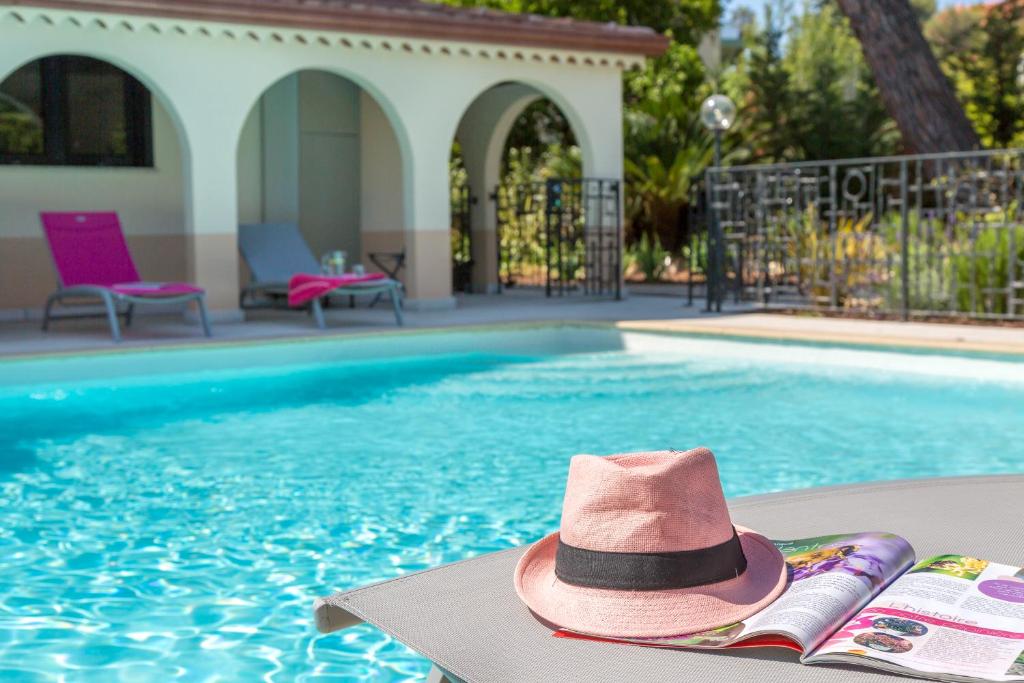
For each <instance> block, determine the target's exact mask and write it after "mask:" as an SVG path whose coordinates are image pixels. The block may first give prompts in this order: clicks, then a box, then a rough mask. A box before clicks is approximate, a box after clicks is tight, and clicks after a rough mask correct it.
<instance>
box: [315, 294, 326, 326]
mask: <svg viewBox="0 0 1024 683" xmlns="http://www.w3.org/2000/svg"><path fill="white" fill-rule="evenodd" d="M312 309H313V319H314V320H316V326H317V327H319V328H320V329H321V330H326V329H327V323H326V322H324V307H323V305H322V304H321V303H320V298H319V297H317V298H316V299H313V306H312Z"/></svg>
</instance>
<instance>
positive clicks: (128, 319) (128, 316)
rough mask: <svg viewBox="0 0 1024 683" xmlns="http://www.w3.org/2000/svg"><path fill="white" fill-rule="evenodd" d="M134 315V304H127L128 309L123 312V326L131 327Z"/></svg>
mask: <svg viewBox="0 0 1024 683" xmlns="http://www.w3.org/2000/svg"><path fill="white" fill-rule="evenodd" d="M134 315H135V304H128V309H127V310H126V311H125V312H124V326H125V327H131V326H132V319H133V316H134Z"/></svg>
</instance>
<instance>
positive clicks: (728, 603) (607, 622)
mask: <svg viewBox="0 0 1024 683" xmlns="http://www.w3.org/2000/svg"><path fill="white" fill-rule="evenodd" d="M736 532H737V534H738V535H739V539H740V544H741V545H742V547H743V554H744V555H745V556H746V558H747V570H746V571H745V572H743V573H742V574H741V575H740V576H738V577H736V578H734V579H729V580H728V581H722V582H720V583H715V584H708V585H705V586H695V587H692V588H680V589H674V590H665V591H623V590H607V589H600V588H582V587H580V586H573V585H570V584H567V583H563V582H562V581H559V580H558V577H556V576H555V552H556V551H557V549H558V534H552V535H550V536H547V537H545V538H543V539H541V540H540V541H538V542H537V543H535V544H533V546H531V547H530V549H529V550H527V551H526V553H525V554H524V555H523V556H522V558H520V560H519V564H518V565H517V566H516V573H515V586H516V593H518V594H519V597H520V598H521V599H522V600H523V602H525V603H526V605H527V606H528V607H529V608H530V609H531V610H532V611H533V612H534V613H535V614H536V615H537V616H539V617H541V618H542V619H544V620H546V621H548V622H551V623H552V624H555V625H556V626H558V627H560V628H564V629H568V630H571V631H577V632H579V633H584V634H589V635H594V636H604V637H612V638H615V637H618V638H656V637H667V636H676V635H683V634H689V633H699V632H701V631H708V630H710V629H714V628H719V627H721V626H728V625H730V624H734V623H736V622H738V621H743V620H744V619H746V618H748V617H750V616H752V615H754V614H756V613H757V612H759V611H761V610H762V609H764V608H765V607H767V606H768V605H769V604H771V602H772V601H773V600H775V598H777V597H778V596H779V595H780V594H781V593H782V591H783V590H784V589H785V588H786V577H787V569H786V562H785V559H784V558H783V557H782V553H780V552H779V550H778V548H776V547H775V546H774V545H773V544H772V542H771V541H769V540H768V539H767V538H765V537H764V536H761V535H760V534H758V533H756V532H753V531H751V530H749V529H745V528H743V527H739V526H738V527H736Z"/></svg>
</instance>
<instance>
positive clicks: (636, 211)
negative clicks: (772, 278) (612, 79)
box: [439, 0, 1024, 261]
mask: <svg viewBox="0 0 1024 683" xmlns="http://www.w3.org/2000/svg"><path fill="white" fill-rule="evenodd" d="M439 1H444V2H447V3H449V4H456V5H463V6H486V7H491V8H495V9H501V10H506V11H513V12H531V13H536V14H541V15H547V16H555V17H573V18H576V19H587V20H594V21H602V22H606V21H614V22H617V23H620V24H630V25H646V26H650V27H652V28H654V29H655V30H657V31H660V32H663V33H665V34H666V35H668V36H669V37H670V38H671V39H672V42H671V46H670V48H669V49H668V51H667V52H666V54H664V55H663V56H661V57H659V58H657V59H653V60H649V61H648V62H647V64H646V66H645V68H644V69H643V70H640V71H632V72H628V73H626V74H625V75H624V79H625V83H624V96H625V102H624V118H625V120H624V122H623V126H624V135H625V156H626V158H625V170H626V181H627V188H626V217H627V225H626V239H627V243H628V244H630V245H633V249H634V250H636V249H639V248H641V246H640V245H647V246H646V248H647V249H648V250H653V249H655V247H656V246H657V249H659V250H660V249H664V250H666V252H667V253H668V254H670V255H676V256H678V255H682V253H683V251H684V249H685V248H686V247H687V245H689V244H690V243H691V238H692V236H693V234H694V233H695V232H697V231H698V230H700V229H701V226H700V225H696V224H693V223H694V221H692V220H691V218H690V216H691V212H690V210H689V209H690V206H691V204H692V203H693V202H694V201H695V193H694V186H695V182H696V181H697V179H698V178H699V177H700V175H701V173H702V172H703V170H704V168H705V167H706V166H708V165H709V164H710V163H711V159H712V153H713V152H712V150H713V148H712V142H713V141H712V139H711V136H710V134H709V133H708V132H707V131H705V130H704V129H703V127H702V126H701V125H700V124H699V122H698V119H697V114H698V111H699V108H700V104H701V102H702V101H703V100H704V98H705V97H707V96H708V95H709V94H711V93H713V92H724V93H725V94H727V95H729V96H730V97H732V99H733V100H734V101H735V102H736V103H737V104H738V106H739V111H740V117H739V120H738V121H737V124H736V126H735V127H734V129H733V130H732V131H730V132H729V133H728V134H727V135H726V136H725V139H724V155H725V160H726V162H727V163H753V162H773V161H797V160H804V159H829V158H848V157H861V156H874V155H885V154H894V153H899V152H901V151H902V147H901V141H900V136H899V132H898V130H897V129H896V126H895V124H894V123H893V121H892V120H891V118H890V117H889V116H888V114H887V113H886V111H885V108H884V107H883V105H882V101H881V98H880V96H879V93H878V90H877V88H876V86H875V84H874V82H873V79H872V76H871V72H870V70H869V68H868V67H867V64H866V62H865V60H864V57H863V55H862V52H861V47H860V44H859V43H858V42H857V40H856V39H855V38H854V36H853V33H852V31H851V30H850V27H849V25H848V22H847V20H846V18H845V17H844V16H843V15H842V13H841V12H840V11H839V9H838V7H837V6H836V3H835V1H834V0H774V1H773V2H771V3H770V4H769V6H768V7H767V8H766V10H765V12H764V13H763V14H762V15H761V16H756V15H754V14H753V13H752V12H750V11H748V10H745V9H742V8H741V9H735V10H734V9H732V8H730V7H729V6H728V2H727V0H726V1H725V2H722V1H721V0H625V1H615V0H439ZM912 3H913V5H914V8H915V10H916V14H917V16H918V19H919V20H920V21H921V23H922V28H923V30H924V34H925V36H926V38H927V39H928V41H929V43H930V44H931V45H932V48H933V50H934V52H935V54H936V56H937V57H938V59H939V61H940V64H941V66H942V68H943V70H944V71H945V72H946V74H947V75H948V76H949V77H950V79H951V80H952V81H953V83H954V85H955V87H956V90H957V93H958V95H959V97H960V99H961V101H962V102H963V104H964V107H965V110H966V111H967V113H968V116H969V117H970V119H971V121H972V123H973V124H974V126H975V128H976V129H977V130H978V132H979V134H980V135H981V137H982V140H983V142H984V143H985V144H986V146H990V147H1010V146H1020V145H1024V118H1022V116H1021V112H1024V59H1022V56H1024V0H1004V1H1003V2H996V3H991V4H986V5H975V6H970V7H966V8H964V7H952V8H950V9H947V10H944V11H942V12H936V9H935V0H912ZM719 26H724V27H726V29H725V30H726V31H729V30H732V31H737V30H738V32H739V36H740V39H739V41H738V44H734V45H729V46H727V48H726V49H725V50H723V59H722V61H721V63H720V64H719V65H717V66H714V67H712V68H709V67H708V66H706V65H705V64H704V63H703V62H702V60H701V58H700V56H699V55H698V49H697V46H698V44H699V43H700V40H701V38H702V37H703V36H705V35H706V34H707V33H708V32H709V31H712V30H714V29H715V28H716V27H719ZM838 121H841V122H842V125H836V123H837V122H838ZM579 161H580V159H579V150H578V149H577V148H576V147H575V140H574V139H573V137H572V131H571V129H570V127H569V125H568V124H567V122H566V121H565V119H564V117H563V116H562V115H561V113H560V112H559V111H558V109H557V108H556V107H555V106H554V105H553V104H551V103H550V102H548V101H541V102H538V103H537V104H535V105H533V106H531V107H530V108H529V109H528V110H527V112H526V113H524V115H523V116H522V117H521V118H520V120H519V121H518V122H517V125H516V127H515V129H514V130H513V132H512V134H511V135H510V136H509V141H508V147H507V153H506V157H505V169H504V170H505V173H506V182H508V183H522V182H527V181H530V180H542V179H544V178H548V177H557V176H572V175H578V174H579V172H580V170H579V169H580V163H579ZM645 235H646V236H647V239H645V240H643V242H641V238H642V237H643V236H645ZM658 253H659V254H660V253H661V252H660V251H659V252H658ZM636 258H646V259H647V260H648V261H650V260H651V254H649V253H647V254H634V259H636Z"/></svg>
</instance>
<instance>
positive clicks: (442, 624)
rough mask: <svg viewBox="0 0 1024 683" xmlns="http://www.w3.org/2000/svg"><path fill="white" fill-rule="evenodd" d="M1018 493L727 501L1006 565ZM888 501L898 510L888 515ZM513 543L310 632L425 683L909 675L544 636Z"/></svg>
mask: <svg viewBox="0 0 1024 683" xmlns="http://www.w3.org/2000/svg"><path fill="white" fill-rule="evenodd" d="M1022 489H1024V475H1006V476H988V477H951V478H947V479H940V478H936V479H919V480H910V481H891V482H879V483H873V484H856V485H853V486H837V487H827V488H821V489H803V490H800V491H792V492H787V493H773V494H768V495H762V496H752V497H749V498H736V499H734V500H732V501H730V506H729V507H730V508H731V511H732V517H733V519H734V520H736V522H737V523H739V524H749V525H751V526H753V527H755V528H757V529H761V530H763V531H764V532H765V533H769V534H771V536H772V537H773V538H801V537H810V536H815V535H824V534H829V533H835V532H836V530H837V529H887V530H889V531H893V532H896V533H899V534H900V535H901V536H904V537H905V538H907V539H909V540H910V541H911V542H912V543H913V544H914V548H915V550H917V556H918V557H920V558H923V557H929V556H931V555H934V554H936V553H940V552H949V549H950V548H958V549H959V548H968V549H970V551H971V552H972V554H974V555H976V556H977V557H990V556H991V557H1002V558H1004V560H1005V561H1012V559H1011V558H1019V557H1021V556H1022V555H1024V535H1022V534H1020V533H1017V531H1016V530H1018V529H1019V527H1020V524H1019V523H1017V522H1013V521H1012V520H1014V519H1016V520H1020V519H1022V518H1024V496H1021V495H1020V491H1021V490H1022ZM954 500H955V501H956V505H950V504H949V501H954ZM894 507H898V508H899V509H900V510H901V514H900V515H899V518H898V519H894V517H893V515H892V513H891V511H892V510H893V509H894ZM993 520H1002V521H1001V522H995V523H993ZM525 550H526V548H525V547H522V548H515V549H512V550H505V551H502V552H498V553H493V554H490V555H483V556H480V557H474V558H472V559H468V560H464V561H462V562H456V563H455V564H451V565H448V566H446V567H439V568H435V569H430V570H427V571H424V572H420V573H415V574H406V575H404V576H401V577H399V578H397V579H392V580H390V581H386V582H384V583H379V584H376V585H373V586H367V587H364V588H357V589H355V590H351V591H348V592H345V593H337V594H335V595H333V596H331V597H329V598H325V599H321V600H318V601H317V602H316V604H315V606H314V615H315V618H316V625H317V628H318V629H319V630H320V632H321V633H331V632H334V631H338V630H341V629H345V628H348V627H350V626H355V625H356V624H359V623H362V622H368V623H370V624H373V625H374V626H376V627H378V628H380V629H381V630H383V631H384V632H385V633H387V634H389V635H390V636H391V637H393V638H394V639H396V640H398V641H400V642H402V643H404V644H405V645H407V646H409V647H410V648H412V649H413V650H416V651H417V652H419V653H420V654H422V655H423V656H425V657H426V658H427V659H429V660H431V662H433V664H434V670H433V671H432V672H431V675H430V676H429V677H428V678H427V680H428V681H429V682H430V683H435V682H441V681H451V682H452V683H456V682H459V681H462V682H465V683H478V682H481V683H482V682H484V681H588V683H603V682H604V681H729V682H730V683H731V682H733V681H743V682H749V683H754V682H756V683H770V682H772V681H786V682H787V683H854V682H855V681H863V682H864V683H900V682H901V681H907V680H909V679H907V678H903V677H901V676H896V675H887V674H884V673H881V672H878V671H870V670H868V669H849V668H845V667H843V668H838V667H817V666H800V665H799V664H797V663H796V656H795V654H794V653H792V652H788V651H786V650H783V649H781V648H763V649H755V650H747V651H744V650H730V651H728V652H715V653H709V652H700V651H696V650H691V651H677V650H664V649H659V648H646V647H629V646H625V645H609V644H602V643H593V642H588V641H585V640H576V639H566V638H555V637H553V636H552V635H551V631H550V629H549V628H548V627H546V626H544V625H543V624H541V623H540V622H539V621H538V620H537V619H535V618H534V617H533V616H531V614H530V611H529V610H528V609H527V608H526V606H525V605H523V604H522V603H521V602H520V601H519V598H517V597H516V594H515V590H514V588H513V586H512V576H513V573H514V569H515V566H516V562H517V561H518V560H519V557H520V556H521V555H522V554H523V552H524V551H525ZM343 569H344V567H343V566H341V563H339V567H338V570H339V571H343Z"/></svg>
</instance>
